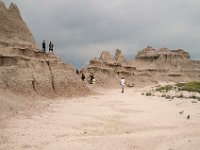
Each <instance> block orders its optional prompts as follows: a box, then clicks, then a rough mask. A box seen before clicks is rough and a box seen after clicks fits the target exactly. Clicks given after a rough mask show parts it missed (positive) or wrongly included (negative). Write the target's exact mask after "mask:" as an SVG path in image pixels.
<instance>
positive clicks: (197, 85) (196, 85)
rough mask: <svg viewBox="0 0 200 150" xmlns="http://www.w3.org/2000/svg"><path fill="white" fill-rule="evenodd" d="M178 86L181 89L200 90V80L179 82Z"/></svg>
mask: <svg viewBox="0 0 200 150" xmlns="http://www.w3.org/2000/svg"><path fill="white" fill-rule="evenodd" d="M176 86H177V87H178V89H179V90H181V91H189V92H200V82H188V83H178V84H176Z"/></svg>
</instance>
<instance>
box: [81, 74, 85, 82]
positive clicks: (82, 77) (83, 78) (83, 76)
mask: <svg viewBox="0 0 200 150" xmlns="http://www.w3.org/2000/svg"><path fill="white" fill-rule="evenodd" d="M81 79H82V80H83V81H84V80H85V75H84V73H82V75H81Z"/></svg>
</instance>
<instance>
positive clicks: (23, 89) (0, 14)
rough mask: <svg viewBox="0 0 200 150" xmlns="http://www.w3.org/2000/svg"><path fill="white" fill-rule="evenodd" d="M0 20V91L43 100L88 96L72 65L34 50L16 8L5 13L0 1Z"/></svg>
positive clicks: (12, 6) (33, 44)
mask: <svg viewBox="0 0 200 150" xmlns="http://www.w3.org/2000/svg"><path fill="white" fill-rule="evenodd" d="M0 20H1V21H0V23H1V26H0V91H2V90H8V91H12V92H15V93H17V94H21V95H26V96H35V95H39V96H44V97H57V96H74V95H85V94H88V93H89V89H88V88H87V87H86V85H85V84H84V83H83V82H82V81H81V79H80V78H79V77H78V76H77V75H76V73H75V71H74V68H73V66H71V65H68V64H64V63H63V62H62V61H61V60H60V59H58V58H57V57H56V56H55V55H54V54H52V53H48V54H47V53H44V52H41V51H36V49H35V42H34V39H33V37H32V34H31V33H30V31H29V29H28V28H27V26H26V24H25V23H24V21H23V20H22V18H21V16H20V13H19V10H18V9H17V6H16V5H14V4H11V6H10V8H9V9H8V10H7V8H5V6H4V4H3V3H2V2H1V1H0ZM0 94H3V93H0Z"/></svg>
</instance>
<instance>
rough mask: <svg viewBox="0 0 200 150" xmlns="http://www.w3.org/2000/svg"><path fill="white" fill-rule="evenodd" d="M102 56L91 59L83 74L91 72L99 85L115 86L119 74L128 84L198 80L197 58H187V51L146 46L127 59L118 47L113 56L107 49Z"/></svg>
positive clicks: (199, 69) (188, 56)
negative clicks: (133, 56)
mask: <svg viewBox="0 0 200 150" xmlns="http://www.w3.org/2000/svg"><path fill="white" fill-rule="evenodd" d="M119 53H120V54H119ZM102 55H103V56H104V57H102ZM102 55H101V57H99V58H98V59H96V58H95V59H92V60H91V61H90V64H89V65H88V66H87V67H86V68H85V69H84V72H85V73H86V74H88V75H89V74H90V73H93V74H94V75H95V76H96V78H97V79H96V80H97V83H98V84H99V85H100V86H106V87H115V86H116V85H117V86H119V80H120V78H121V77H124V78H126V80H127V85H129V86H131V85H133V83H134V84H136V85H138V86H144V85H150V84H157V83H158V82H169V81H172V82H186V81H199V80H200V61H195V60H190V55H189V53H187V52H185V51H184V50H181V49H178V50H170V49H167V48H161V49H159V50H156V49H154V48H152V47H150V46H148V47H147V48H145V49H143V50H142V51H139V52H138V54H137V55H136V57H135V59H133V60H131V61H128V62H127V61H126V60H125V59H124V57H123V54H122V53H121V51H119V50H116V53H115V57H114V58H113V57H112V56H111V54H109V53H108V52H102ZM116 56H120V57H121V58H120V59H119V57H116Z"/></svg>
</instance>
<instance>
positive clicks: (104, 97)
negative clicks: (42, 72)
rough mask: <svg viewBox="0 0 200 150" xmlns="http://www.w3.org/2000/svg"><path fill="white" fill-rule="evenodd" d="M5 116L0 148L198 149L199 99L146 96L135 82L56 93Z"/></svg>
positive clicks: (5, 149)
mask: <svg viewBox="0 0 200 150" xmlns="http://www.w3.org/2000/svg"><path fill="white" fill-rule="evenodd" d="M182 110H184V113H183V114H180V113H179V112H180V111H182ZM188 114H189V115H190V119H187V115H188ZM7 122H8V124H6V125H5V126H4V127H2V128H1V130H0V149H1V150H11V149H13V150H23V149H30V150H38V149H39V150H134V149H136V150H200V128H199V125H200V102H198V103H191V100H189V99H187V100H183V99H173V100H171V101H169V100H167V99H164V98H161V97H147V96H144V95H141V89H135V88H133V89H126V90H125V93H124V94H122V93H120V89H114V90H101V91H100V94H98V95H91V96H88V97H81V98H71V99H56V100H54V101H50V102H49V106H48V108H47V109H46V110H44V111H43V112H38V113H34V114H33V115H18V116H17V117H13V118H11V119H9V120H8V121H7Z"/></svg>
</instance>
